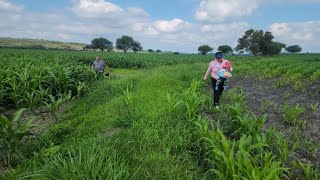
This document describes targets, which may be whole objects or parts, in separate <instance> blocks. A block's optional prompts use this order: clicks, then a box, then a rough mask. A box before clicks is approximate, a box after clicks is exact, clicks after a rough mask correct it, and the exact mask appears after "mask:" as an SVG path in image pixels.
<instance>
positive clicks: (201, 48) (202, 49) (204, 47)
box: [198, 45, 213, 55]
mask: <svg viewBox="0 0 320 180" xmlns="http://www.w3.org/2000/svg"><path fill="white" fill-rule="evenodd" d="M212 50H213V48H212V47H210V46H209V45H202V46H199V47H198V51H200V53H201V54H202V55H206V54H207V53H208V52H210V51H212Z"/></svg>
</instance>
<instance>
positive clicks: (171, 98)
mask: <svg viewBox="0 0 320 180" xmlns="http://www.w3.org/2000/svg"><path fill="white" fill-rule="evenodd" d="M165 101H166V103H167V105H168V111H169V113H171V112H172V111H173V110H174V108H176V107H177V106H179V105H180V104H181V103H182V102H181V101H179V99H178V98H177V97H176V95H171V94H169V93H166V98H165Z"/></svg>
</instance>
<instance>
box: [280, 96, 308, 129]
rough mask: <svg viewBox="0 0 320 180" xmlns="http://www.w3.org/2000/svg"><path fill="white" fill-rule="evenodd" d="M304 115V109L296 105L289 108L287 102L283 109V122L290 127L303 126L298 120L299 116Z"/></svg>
mask: <svg viewBox="0 0 320 180" xmlns="http://www.w3.org/2000/svg"><path fill="white" fill-rule="evenodd" d="M303 113H304V108H303V107H302V106H300V105H299V104H297V105H296V106H294V107H290V105H289V103H288V101H287V102H286V103H285V105H284V107H283V116H284V121H285V122H286V123H288V124H292V125H295V126H296V125H303V121H301V120H299V119H298V118H299V116H300V115H302V114H303Z"/></svg>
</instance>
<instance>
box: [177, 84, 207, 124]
mask: <svg viewBox="0 0 320 180" xmlns="http://www.w3.org/2000/svg"><path fill="white" fill-rule="evenodd" d="M199 86H200V82H199V81H192V83H191V87H190V88H188V89H187V90H185V91H184V92H183V94H182V95H183V103H184V105H185V107H186V108H187V112H186V117H187V119H188V120H192V119H194V118H195V117H196V114H197V112H198V106H199V105H200V104H201V102H202V100H201V99H200V96H199V92H197V90H198V87H199Z"/></svg>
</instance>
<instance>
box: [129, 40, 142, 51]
mask: <svg viewBox="0 0 320 180" xmlns="http://www.w3.org/2000/svg"><path fill="white" fill-rule="evenodd" d="M131 46H132V51H133V52H135V53H136V52H138V51H142V49H143V48H142V46H141V43H140V42H138V41H134V42H133V43H132V44H131Z"/></svg>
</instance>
